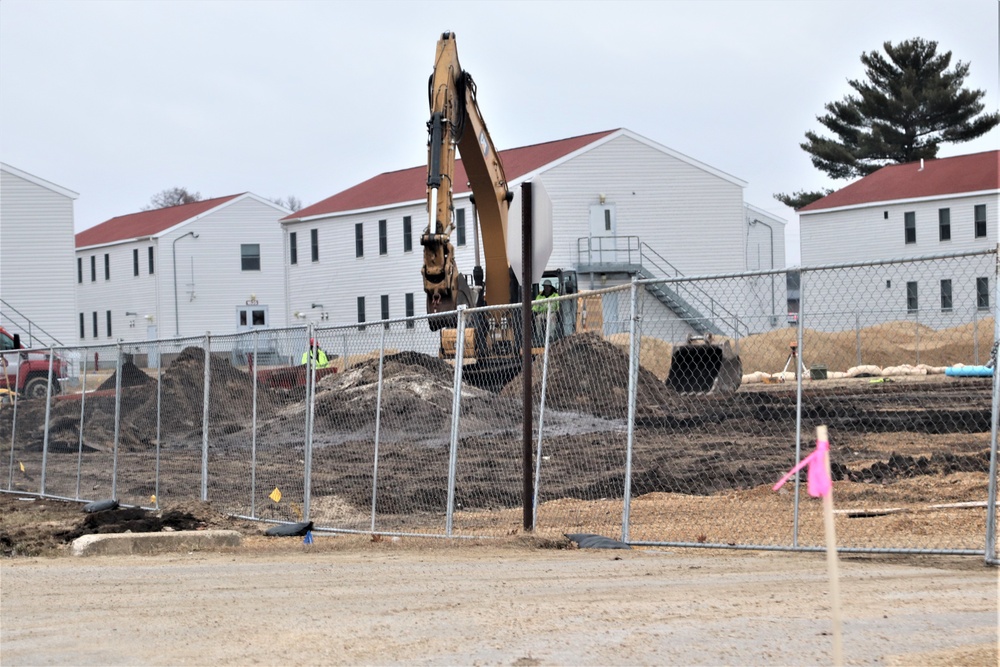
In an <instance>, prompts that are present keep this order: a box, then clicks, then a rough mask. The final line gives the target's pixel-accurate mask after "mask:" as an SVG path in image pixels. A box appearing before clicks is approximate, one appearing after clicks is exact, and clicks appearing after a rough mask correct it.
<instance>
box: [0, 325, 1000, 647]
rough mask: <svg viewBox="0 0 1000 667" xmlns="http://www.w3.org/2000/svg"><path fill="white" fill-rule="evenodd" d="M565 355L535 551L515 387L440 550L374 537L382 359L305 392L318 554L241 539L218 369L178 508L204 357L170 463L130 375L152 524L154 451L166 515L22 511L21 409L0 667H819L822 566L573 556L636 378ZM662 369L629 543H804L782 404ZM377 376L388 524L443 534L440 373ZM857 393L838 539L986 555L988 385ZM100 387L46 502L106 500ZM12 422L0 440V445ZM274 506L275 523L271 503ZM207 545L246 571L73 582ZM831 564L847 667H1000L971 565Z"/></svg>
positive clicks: (829, 411)
mask: <svg viewBox="0 0 1000 667" xmlns="http://www.w3.org/2000/svg"><path fill="white" fill-rule="evenodd" d="M926 339H927V338H926V336H925V341H926ZM988 343H989V341H986V342H984V345H988ZM745 347H746V346H745ZM644 349H645V348H644ZM780 349H781V347H780V346H779V345H778V344H777V342H776V343H775V353H777V352H778V351H780ZM552 352H553V359H552V365H551V367H550V369H549V372H550V375H549V376H548V378H547V382H548V385H547V392H546V399H547V403H546V414H545V423H546V434H547V435H546V440H545V449H544V451H543V454H544V456H545V457H546V458H545V459H544V461H543V466H542V484H541V488H542V489H543V494H542V497H541V504H540V507H539V513H538V520H539V528H538V530H537V531H536V532H535V534H533V535H529V536H526V535H524V534H523V531H522V530H521V523H522V510H521V506H520V489H521V479H522V478H521V456H520V452H521V436H520V434H521V422H520V394H519V388H518V387H517V385H516V382H517V381H516V380H515V381H513V382H511V384H510V385H508V387H506V388H505V389H504V390H502V391H501V392H499V394H493V393H489V392H485V391H483V390H479V389H476V388H475V387H468V386H466V387H463V390H462V391H463V396H462V418H461V424H462V430H461V437H460V443H459V450H458V451H459V454H458V456H459V458H458V461H457V467H456V469H457V473H458V479H457V483H456V497H455V500H456V513H455V516H454V532H455V535H457V536H460V538H459V539H453V540H442V539H427V538H419V537H412V536H408V535H404V536H398V537H394V536H393V535H375V536H373V535H372V534H371V533H370V531H369V530H368V526H369V522H370V519H371V474H372V466H373V454H374V448H373V433H374V418H375V414H374V405H375V399H376V395H377V391H376V387H377V385H376V382H375V381H376V379H377V359H368V360H367V361H361V360H358V363H356V364H352V367H351V368H350V369H346V370H345V372H341V373H337V374H336V375H333V376H329V377H327V378H324V379H323V381H321V382H320V384H319V386H318V387H317V396H316V418H315V419H316V422H315V427H314V441H313V442H314V451H313V459H312V480H311V482H312V497H311V506H310V518H311V519H312V520H313V521H314V522H315V523H316V525H317V526H324V525H326V526H339V527H347V528H350V529H352V530H356V531H357V532H356V533H353V534H344V533H338V534H331V533H324V532H318V533H316V539H315V542H314V543H313V544H311V545H306V544H304V543H303V539H302V538H301V537H298V538H269V537H265V536H264V535H263V532H264V530H265V529H266V528H267V527H268V525H269V524H266V523H261V522H255V521H249V520H246V519H241V518H234V517H232V516H229V514H231V510H232V509H233V507H234V506H239V507H240V508H242V510H241V511H240V513H242V514H245V513H247V512H246V508H247V505H248V504H249V500H250V498H249V493H250V492H249V479H250V470H249V465H248V461H249V452H250V449H249V447H250V445H249V442H250V437H249V432H248V424H249V423H250V419H249V412H248V406H249V405H250V403H251V401H250V396H251V394H250V390H251V389H252V380H251V379H250V377H249V376H248V374H247V373H246V372H245V371H243V370H240V369H237V368H234V367H232V366H231V365H229V364H228V362H226V359H225V357H222V356H220V357H219V358H218V360H217V359H216V357H214V356H213V358H212V367H211V373H212V385H211V386H212V400H211V401H210V406H211V409H210V429H209V434H208V442H209V470H210V482H209V494H208V495H209V498H210V499H212V502H211V503H202V502H198V501H196V500H193V499H195V498H198V497H199V493H200V485H201V461H202V450H201V447H202V442H203V434H202V432H201V416H202V397H203V387H202V385H201V379H202V378H203V376H204V353H203V351H201V350H199V349H197V348H191V349H189V350H187V351H185V353H184V354H182V355H181V356H180V357H179V358H178V359H176V360H174V362H173V363H172V364H171V365H170V366H169V367H167V368H165V369H163V370H162V374H161V375H160V385H159V389H160V413H161V416H162V419H161V431H160V442H159V443H157V442H156V414H157V407H156V406H157V401H156V396H157V384H156V380H155V374H151V373H150V372H149V371H145V370H138V369H132V368H128V367H126V368H124V369H123V377H122V384H123V385H124V386H126V389H125V390H124V391H123V394H122V402H121V405H120V412H121V415H122V421H121V422H120V424H119V432H118V438H119V443H118V463H117V465H118V472H119V479H118V494H117V495H118V496H119V497H121V498H122V499H123V501H124V502H126V503H128V502H131V503H132V504H140V505H147V506H149V505H151V504H153V503H152V500H153V499H152V498H151V495H152V494H153V492H154V491H155V489H156V486H154V483H155V477H154V475H155V470H156V466H155V460H156V458H155V451H156V445H157V444H159V445H160V449H161V457H160V458H161V460H160V465H159V484H160V486H159V491H160V498H159V499H158V502H157V503H155V504H157V505H158V506H159V507H158V509H157V510H142V509H141V508H138V507H130V508H125V509H122V510H119V511H117V512H115V513H113V516H112V515H107V516H105V517H98V516H97V515H86V514H84V513H82V512H81V503H76V502H62V501H57V500H52V499H40V498H37V497H35V495H34V494H37V492H38V490H39V487H40V474H41V462H42V459H43V451H42V449H43V446H42V441H43V432H44V428H43V426H44V416H45V409H44V402H42V401H21V402H20V403H18V406H17V407H18V427H17V434H16V435H17V438H16V441H17V442H18V443H19V445H18V447H17V448H16V451H15V452H14V453H13V454H14V455H13V456H12V461H13V464H12V465H11V466H10V470H11V472H10V475H11V482H12V486H13V490H14V491H15V492H14V493H3V494H0V552H2V554H3V555H4V556H6V557H7V558H6V559H5V560H4V561H3V582H2V586H3V606H2V614H3V619H2V621H3V623H2V643H3V655H4V664H12V665H13V664H38V663H40V662H43V663H47V664H134V663H180V662H194V663H205V662H219V663H224V664H245V663H250V662H265V663H268V662H270V663H273V662H278V661H280V662H282V663H287V664H314V663H317V662H338V663H354V664H361V663H383V664H384V663H388V664H392V663H400V662H407V663H413V662H418V663H432V664H440V663H442V662H447V663H454V662H459V663H467V664H516V665H536V664H537V665H542V664H565V663H574V664H608V663H617V664H625V663H629V664H632V663H639V664H652V663H664V662H670V663H675V664H676V663H679V664H765V663H766V664H820V663H827V662H829V661H830V641H831V637H830V634H829V632H830V613H831V612H830V601H829V597H828V593H827V591H828V588H827V586H826V583H825V582H826V570H825V567H826V566H825V561H824V559H823V555H822V554H821V553H800V554H792V553H772V552H761V551H749V552H748V551H725V550H718V549H705V548H693V549H671V548H667V547H642V548H636V549H633V550H627V551H614V552H611V551H585V550H576V549H574V548H572V545H571V543H570V542H569V540H567V539H566V538H565V536H564V533H571V532H588V533H598V534H603V535H609V536H612V537H617V536H620V534H621V530H622V510H623V505H622V500H621V493H622V489H623V481H622V471H623V470H624V461H625V458H624V457H625V443H626V431H627V429H626V426H627V424H626V420H625V416H626V415H627V411H626V407H627V401H626V396H627V388H628V375H627V367H628V365H627V356H626V355H625V352H624V349H623V346H622V345H620V344H619V345H616V344H614V343H613V342H608V341H606V340H603V339H601V338H599V337H596V336H593V335H582V336H574V337H572V338H571V339H566V340H564V341H559V342H558V343H557V344H556V345H554V346H553V350H552ZM941 354H942V355H944V354H946V353H945V352H941ZM956 354H957V353H956ZM848 356H849V355H848ZM657 360H659V361H662V355H655V354H653V355H652V356H649V352H648V350H647V356H646V360H645V362H644V363H643V364H642V368H641V369H640V372H639V376H638V394H637V402H636V422H635V432H634V435H635V441H634V452H633V468H632V472H633V477H632V489H631V492H632V498H633V500H632V504H631V508H630V510H631V516H630V519H631V521H630V531H631V532H630V535H629V538H630V539H631V540H633V541H645V540H655V541H670V542H680V543H688V544H702V545H713V544H754V545H763V546H768V545H771V546H776V547H781V546H788V545H789V544H791V543H792V540H793V526H792V522H793V519H792V516H793V515H792V508H793V503H794V496H793V494H792V493H791V492H790V491H789V488H788V487H786V489H784V490H782V492H779V493H775V492H773V491H772V490H771V489H770V486H771V484H772V483H773V481H774V480H776V479H777V478H778V477H779V476H780V475H781V474H782V473H783V472H784V471H785V470H787V468H788V467H789V465H790V464H791V462H792V461H793V460H794V442H795V424H796V388H795V384H794V383H789V382H785V383H781V384H763V383H758V384H752V385H750V384H748V385H744V386H743V387H742V388H741V389H740V390H739V391H738V392H737V393H736V394H735V395H733V396H727V397H680V396H677V395H674V394H671V393H670V392H668V391H666V389H665V388H664V387H665V386H664V383H663V377H664V370H663V367H662V364H661V365H660V366H657ZM136 371H138V372H136ZM383 375H384V378H385V384H384V385H383V388H382V400H383V413H382V418H381V422H380V436H381V442H380V447H381V450H380V459H379V478H378V479H379V492H378V504H377V507H376V510H377V515H378V520H379V525H380V528H381V529H382V530H383V531H387V532H396V533H407V534H411V533H421V532H427V533H435V534H440V533H442V532H443V531H444V520H445V517H444V507H445V500H446V495H447V457H448V442H449V436H450V414H451V406H452V381H451V368H450V367H448V366H447V365H445V364H444V363H443V362H440V361H439V360H437V359H434V358H430V357H426V356H425V355H415V354H413V353H402V354H399V355H390V356H387V358H386V362H385V365H384V368H383ZM534 375H535V385H534V390H535V391H536V392H539V393H540V375H541V373H540V372H538V373H535V374H534ZM126 378H128V382H127V383H126V382H125V380H126ZM870 380H871V378H852V379H843V380H823V381H812V380H808V381H806V383H805V388H804V397H805V401H804V405H803V412H802V429H803V441H804V443H805V446H806V447H807V448H808V446H809V441H810V439H811V430H812V429H813V428H814V427H815V426H816V425H817V424H821V423H822V424H827V425H828V426H829V427H830V432H831V443H832V445H831V446H832V461H833V475H834V478H835V482H834V498H835V503H836V507H837V518H836V529H837V536H838V543H839V544H841V545H842V546H848V547H851V546H853V547H858V548H872V547H900V548H908V549H919V548H948V549H964V550H980V551H981V550H982V549H983V548H984V540H985V514H986V513H985V499H986V495H987V489H986V487H987V470H988V465H989V428H990V415H989V413H990V398H989V386H990V384H989V383H990V379H989V378H950V377H945V376H941V375H917V376H912V377H910V376H907V377H894V378H891V381H890V382H877V383H873V382H871V381H870ZM89 382H90V380H89V379H88V383H89ZM115 382H116V378H115V377H114V376H113V375H112V376H107V377H105V378H104V379H103V380H102V384H101V385H100V387H99V390H98V391H99V393H97V394H93V395H89V396H88V397H87V401H86V404H85V406H84V405H82V404H81V402H80V397H76V398H73V397H69V398H64V399H60V400H59V401H55V402H53V406H52V408H51V414H50V425H51V427H50V432H49V441H48V451H47V452H45V453H44V455H45V458H46V468H47V469H46V474H47V484H46V488H47V491H48V493H51V494H55V495H62V496H69V497H73V496H74V495H76V494H77V493H79V495H80V496H81V497H86V498H105V497H109V496H110V495H111V488H110V486H109V479H110V477H109V471H110V470H111V468H112V453H113V449H114V443H113V434H114V432H115V429H114V421H113V420H114V414H115V408H114V396H113V391H112V392H111V395H110V396H109V395H107V388H108V386H109V385H110V387H111V388H112V389H113V387H114V383H115ZM303 401H304V392H303V391H302V390H301V389H299V390H294V389H293V390H273V391H267V392H259V395H258V403H257V405H258V419H257V427H258V437H257V441H256V447H257V451H256V454H257V457H258V458H257V462H258V469H257V474H258V476H259V477H258V478H257V480H256V484H257V487H256V489H257V491H256V495H255V497H254V499H253V502H254V510H255V512H256V514H257V516H259V517H262V518H265V519H272V520H285V521H295V520H298V519H300V518H301V516H302V511H303V506H302V502H301V498H302V478H303V465H304V463H303V456H302V455H303V442H304V433H305V431H304V419H303V417H304V414H305V410H304V403H303ZM82 408H83V409H84V412H85V427H84V431H83V433H82V436H81V433H80V429H79V423H80V421H79V420H80V413H81V409H82ZM4 415H5V418H4V420H3V421H2V423H0V442H10V441H11V433H10V431H9V426H10V422H9V421H7V419H6V415H7V413H4ZM536 417H537V416H536ZM4 429H6V430H4ZM78 463H79V465H80V471H81V474H80V481H79V486H77V466H78ZM22 466H23V469H22ZM279 485H280V486H281V488H282V490H283V493H284V497H283V499H282V500H281V501H280V502H279V501H275V500H273V499H272V498H269V497H268V496H269V494H270V492H271V490H272V489H273V488H275V487H277V486H279ZM234 490H236V491H234ZM234 493H236V494H238V495H240V498H234V496H233V494H234ZM296 499H298V500H296ZM800 505H801V506H800V520H799V525H798V530H799V532H798V536H797V539H798V543H799V544H800V545H802V546H813V547H821V546H822V544H823V528H822V514H821V511H820V503H819V502H818V501H817V500H814V499H811V498H808V496H806V495H805V494H804V493H803V495H802V497H801V503H800ZM208 528H224V529H235V530H238V531H240V532H241V533H242V534H243V535H244V541H243V545H242V546H241V547H239V548H238V549H234V550H229V551H226V552H224V553H219V554H208V553H189V554H175V555H162V556H153V557H132V558H117V557H99V558H96V559H76V558H71V557H69V556H68V554H69V553H70V550H69V544H70V543H71V541H72V539H74V538H75V537H77V536H80V535H83V534H90V533H98V532H105V531H106V532H116V531H117V532H121V531H124V530H131V531H134V532H138V531H156V530H199V529H208ZM471 536H491V537H489V538H483V537H480V538H473V537H471ZM61 556H65V557H61ZM840 562H841V572H842V577H843V582H842V595H843V603H844V605H843V606H844V628H845V632H844V645H845V655H846V657H847V663H848V664H898V665H951V664H968V665H979V664H983V665H986V664H989V665H994V664H996V661H997V648H996V642H997V633H996V618H997V575H996V570H995V568H990V567H987V566H985V565H983V559H982V556H952V557H946V556H936V557H920V556H915V555H897V556H868V555H857V554H849V553H845V554H842V557H841V561H840ZM109 601H111V602H110V603H109ZM67 609H72V610H75V611H73V612H67V611H66V610H67ZM109 633H113V637H114V641H108V637H109V636H111V635H109ZM248 638H250V639H248Z"/></svg>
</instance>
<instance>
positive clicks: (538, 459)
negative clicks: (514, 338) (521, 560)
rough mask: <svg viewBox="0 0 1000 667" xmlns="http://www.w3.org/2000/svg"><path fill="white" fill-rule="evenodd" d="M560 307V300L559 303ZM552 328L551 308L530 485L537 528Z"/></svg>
mask: <svg viewBox="0 0 1000 667" xmlns="http://www.w3.org/2000/svg"><path fill="white" fill-rule="evenodd" d="M559 307H560V308H561V307H562V302H560V303H559ZM551 330H552V309H551V308H547V309H546V311H545V349H544V351H543V352H542V395H541V397H540V399H539V402H538V446H537V447H536V449H535V483H534V485H533V487H532V498H531V525H532V527H533V528H535V529H537V528H538V495H539V493H538V485H539V484H540V483H541V478H542V436H543V434H544V426H545V391H546V388H547V385H548V381H549V340H550V339H551V335H550V333H549V332H550V331H551Z"/></svg>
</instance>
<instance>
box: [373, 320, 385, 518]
mask: <svg viewBox="0 0 1000 667" xmlns="http://www.w3.org/2000/svg"><path fill="white" fill-rule="evenodd" d="M384 365H385V327H382V335H381V340H380V341H379V346H378V391H377V393H376V395H375V460H374V462H373V464H372V532H373V533H374V532H375V501H376V500H377V498H378V443H379V436H380V434H381V428H382V368H383V366H384Z"/></svg>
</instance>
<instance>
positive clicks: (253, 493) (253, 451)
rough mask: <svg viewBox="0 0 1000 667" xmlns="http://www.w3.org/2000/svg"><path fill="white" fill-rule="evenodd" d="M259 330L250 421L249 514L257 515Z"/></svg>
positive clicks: (255, 330)
mask: <svg viewBox="0 0 1000 667" xmlns="http://www.w3.org/2000/svg"><path fill="white" fill-rule="evenodd" d="M258 338H259V332H258V331H257V329H254V331H253V407H252V410H253V412H252V417H251V423H250V516H251V517H252V518H256V517H257V365H258V364H257V351H258Z"/></svg>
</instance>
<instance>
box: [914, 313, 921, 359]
mask: <svg viewBox="0 0 1000 667" xmlns="http://www.w3.org/2000/svg"><path fill="white" fill-rule="evenodd" d="M913 334H914V338H915V339H916V340H915V341H914V342H915V345H914V347H915V348H916V353H917V363H915V364H914V366H919V365H920V308H919V307H918V308H917V309H916V310H915V311H913Z"/></svg>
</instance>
